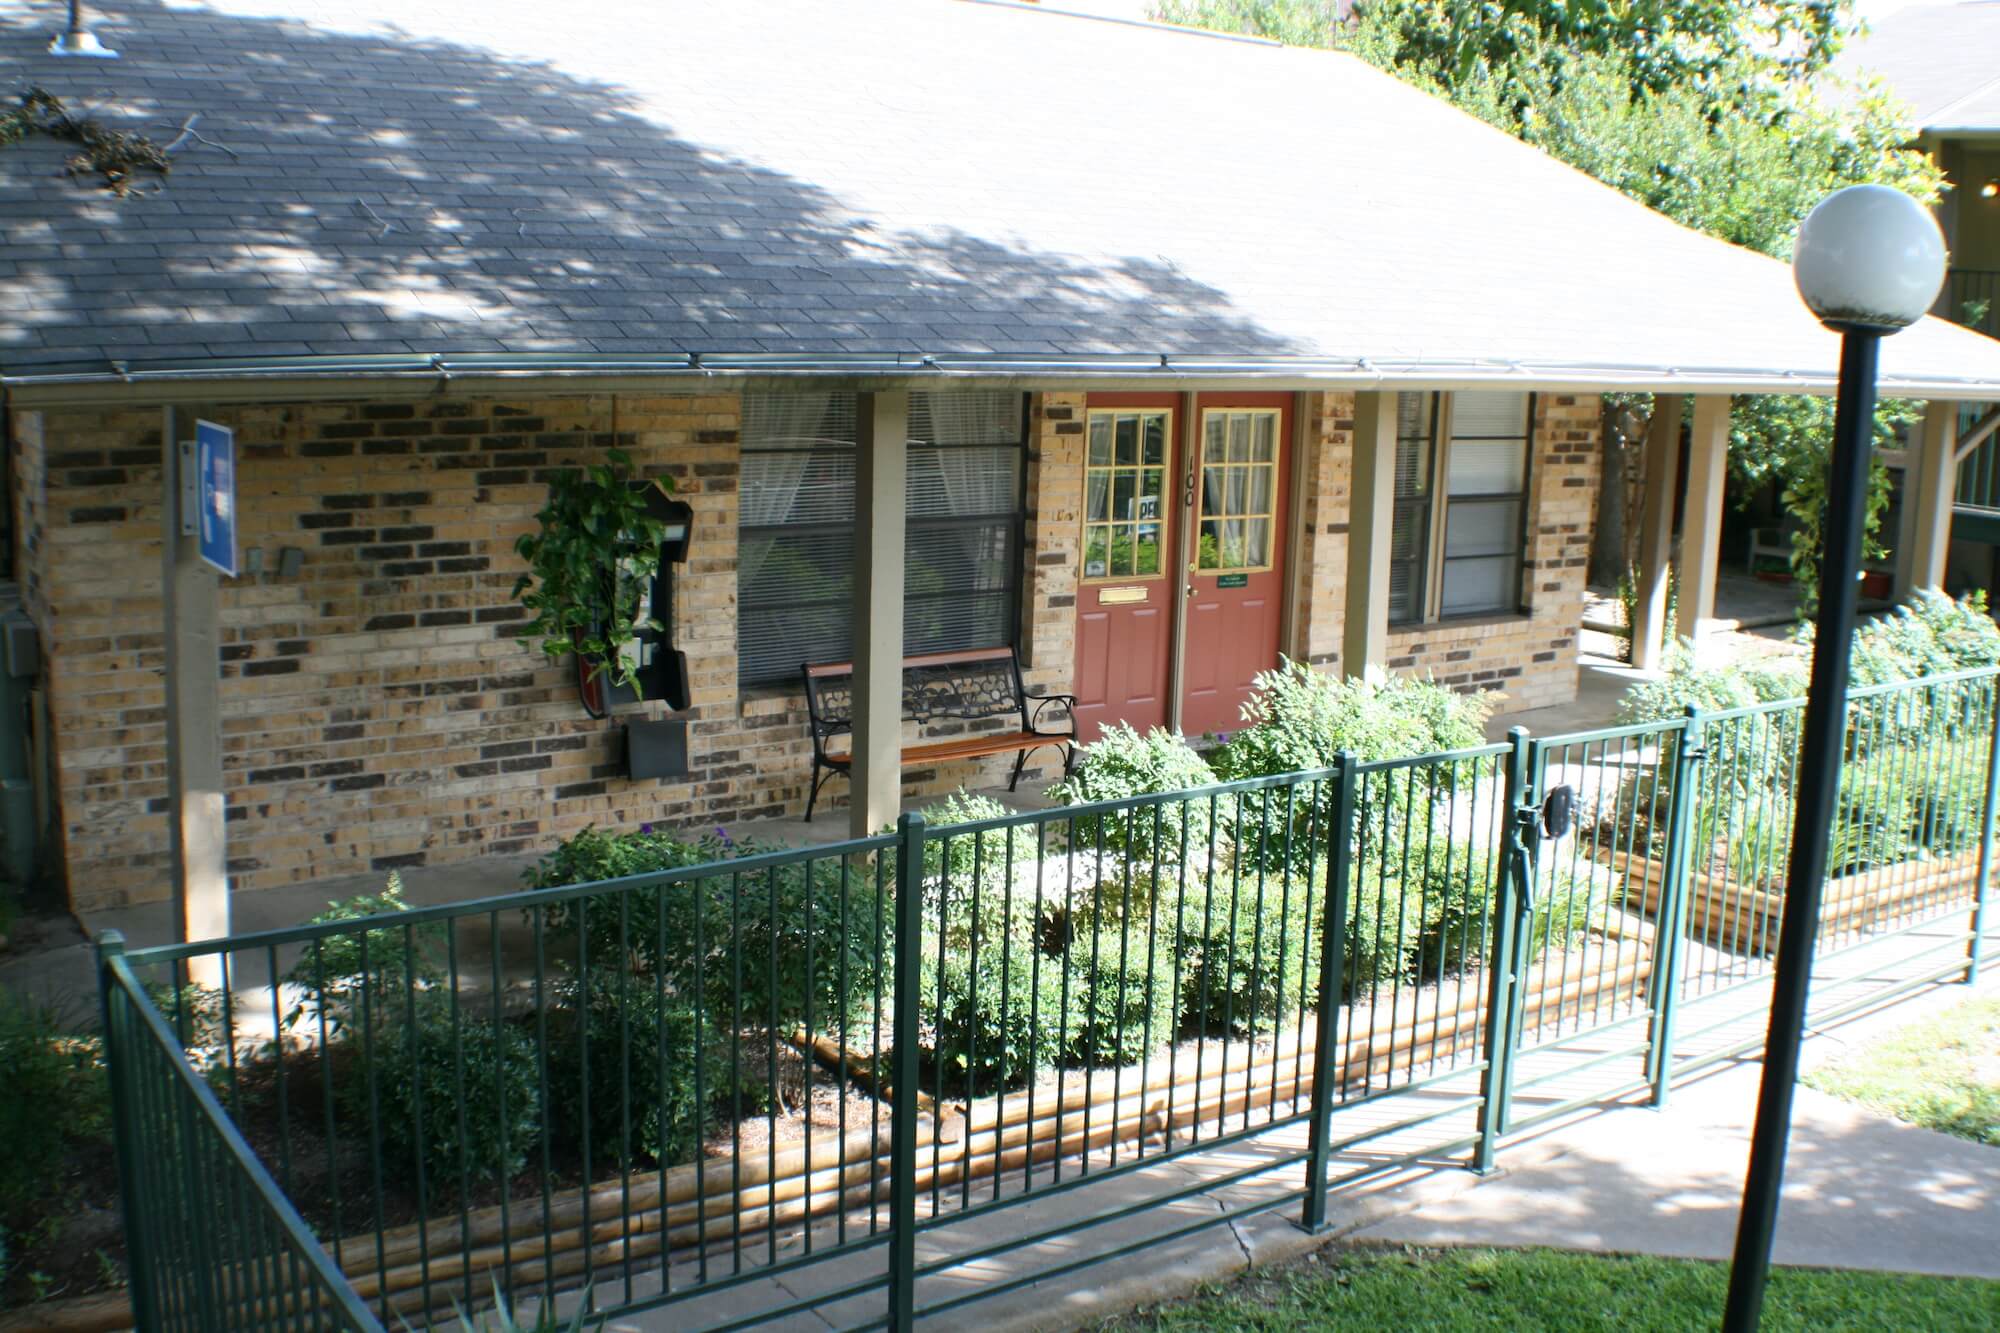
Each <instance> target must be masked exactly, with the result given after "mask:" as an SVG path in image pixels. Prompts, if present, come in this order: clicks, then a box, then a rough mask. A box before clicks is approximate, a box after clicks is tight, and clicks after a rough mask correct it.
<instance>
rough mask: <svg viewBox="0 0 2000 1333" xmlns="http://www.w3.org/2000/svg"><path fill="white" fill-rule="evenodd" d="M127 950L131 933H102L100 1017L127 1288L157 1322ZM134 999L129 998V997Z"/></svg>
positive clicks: (136, 1312) (142, 1321)
mask: <svg viewBox="0 0 2000 1333" xmlns="http://www.w3.org/2000/svg"><path fill="white" fill-rule="evenodd" d="M124 956H125V936H124V935H123V934H121V933H120V932H118V931H115V930H107V931H104V932H102V933H101V934H99V935H98V937H97V1006H98V1010H97V1012H98V1022H99V1023H100V1024H102V1026H103V1031H104V1072H105V1077H106V1078H107V1079H108V1080H109V1082H110V1084H111V1141H112V1144H113V1146H114V1147H115V1148H116V1149H117V1155H118V1198H119V1202H120V1211H121V1212H122V1213H123V1215H124V1217H123V1220H124V1224H125V1289H126V1292H127V1293H128V1299H129V1300H130V1301H131V1302H132V1322H133V1324H134V1326H135V1327H138V1328H142V1329H146V1328H156V1327H158V1326H159V1322H160V1312H159V1311H158V1310H156V1309H154V1308H153V1304H152V1273H151V1271H150V1270H149V1269H148V1268H147V1266H146V1264H147V1251H148V1249H149V1247H150V1243H151V1239H150V1237H148V1236H147V1235H146V1210H145V1204H144V1202H143V1200H142V1199H141V1198H140V1192H139V1163H138V1159H137V1157H136V1155H135V1153H134V1148H135V1141H136V1139H137V1137H138V1133H139V1126H138V1123H137V1121H136V1120H135V1118H134V1116H133V1114H132V1094H131V1090H130V1088H129V1087H128V1086H127V1085H128V1084H129V1083H130V1080H131V1065H132V1060H131V1053H130V1052H129V1051H126V1050H124V1049H123V1048H122V1043H121V1041H120V1037H121V1036H122V1034H123V1031H124V1029H123V1026H122V1023H121V1020H120V1017H114V1015H113V1001H112V998H111V989H112V987H113V985H115V984H116V983H115V982H114V981H113V980H112V974H111V960H112V959H114V958H122V957H124ZM127 1003H129V1000H128V1001H127Z"/></svg>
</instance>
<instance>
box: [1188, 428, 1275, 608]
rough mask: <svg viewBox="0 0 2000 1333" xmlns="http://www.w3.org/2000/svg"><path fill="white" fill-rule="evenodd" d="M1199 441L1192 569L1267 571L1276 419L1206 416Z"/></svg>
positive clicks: (1273, 498) (1273, 497) (1272, 509)
mask: <svg viewBox="0 0 2000 1333" xmlns="http://www.w3.org/2000/svg"><path fill="white" fill-rule="evenodd" d="M1202 440H1203V447H1202V458H1203V467H1202V470H1201V516H1202V523H1201V527H1200V529H1199V531H1198V535H1197V541H1196V548H1195V565H1196V567H1197V568H1199V569H1201V570H1204V571H1216V572H1223V571H1228V570H1239V569H1241V570H1252V569H1266V568H1269V567H1270V565H1271V563H1272V554H1273V548H1272V544H1271V543H1272V539H1271V532H1272V529H1273V527H1274V525H1275V519H1276V515H1277V487H1278V465H1279V459H1278V453H1279V450H1278V414H1277V413H1276V412H1274V411H1268V410H1264V411H1258V410H1247V409H1229V410H1216V411H1211V412H1208V413H1206V414H1205V415H1204V417H1203V425H1202Z"/></svg>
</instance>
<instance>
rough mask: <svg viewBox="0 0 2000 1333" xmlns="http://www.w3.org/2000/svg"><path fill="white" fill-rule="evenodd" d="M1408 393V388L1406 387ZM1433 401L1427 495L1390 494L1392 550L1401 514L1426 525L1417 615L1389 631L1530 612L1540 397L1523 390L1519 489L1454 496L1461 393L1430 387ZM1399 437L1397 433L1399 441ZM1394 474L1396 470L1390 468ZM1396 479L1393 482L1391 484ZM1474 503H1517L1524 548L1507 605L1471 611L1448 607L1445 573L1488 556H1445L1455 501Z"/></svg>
mask: <svg viewBox="0 0 2000 1333" xmlns="http://www.w3.org/2000/svg"><path fill="white" fill-rule="evenodd" d="M1405 392H1407V391H1405ZM1420 392H1422V393H1424V394H1425V395H1426V396H1427V397H1429V399H1430V429H1429V435H1428V438H1427V439H1425V440H1424V443H1423V445H1422V448H1423V449H1424V450H1425V451H1426V455H1427V463H1428V470H1427V476H1428V477H1429V493H1428V494H1427V495H1422V496H1411V497H1409V498H1407V499H1405V498H1401V497H1392V498H1391V501H1390V514H1391V518H1390V543H1391V547H1392V549H1393V545H1394V542H1395V529H1396V526H1397V524H1398V521H1399V520H1400V519H1401V518H1402V515H1403V513H1404V512H1405V511H1406V510H1407V511H1409V512H1420V513H1422V515H1423V521H1424V523H1425V524H1426V527H1425V531H1424V534H1423V539H1422V541H1421V542H1420V543H1419V552H1418V554H1417V555H1416V556H1415V557H1414V559H1415V560H1416V561H1417V563H1418V572H1417V575H1416V577H1417V579H1418V582H1419V587H1420V594H1419V598H1418V600H1419V602H1420V603H1421V605H1420V606H1419V607H1418V608H1417V615H1416V616H1415V617H1413V618H1404V619H1400V620H1399V619H1394V618H1392V619H1391V620H1390V621H1389V627H1390V628H1391V629H1399V630H1400V629H1413V628H1418V627H1421V626H1424V625H1443V624H1450V623H1452V622H1453V621H1462V620H1482V619H1492V618H1494V617H1496V616H1522V615H1526V614H1529V612H1530V610H1531V608H1530V605H1529V598H1528V596H1527V594H1526V593H1525V591H1523V588H1522V582H1523V581H1522V574H1523V573H1524V572H1525V570H1526V568H1527V541H1528V531H1529V512H1528V510H1529V505H1530V503H1531V500H1532V497H1533V494H1534V475H1535V415H1536V408H1537V406H1538V395H1536V394H1535V393H1534V392H1533V391H1531V390H1530V391H1525V392H1522V397H1523V398H1524V400H1525V403H1524V411H1523V422H1524V432H1523V434H1522V435H1521V437H1520V439H1521V451H1522V452H1521V487H1520V489H1519V490H1518V491H1494V492H1479V493H1475V494H1466V495H1460V496H1457V497H1453V496H1452V494H1451V472H1450V468H1451V446H1452V444H1453V443H1455V440H1454V438H1453V435H1452V427H1453V418H1454V415H1455V413H1454V406H1455V403H1454V400H1455V399H1456V397H1457V393H1456V392H1455V391H1451V390H1442V389H1429V390H1422V391H1420ZM1473 392H1502V393H1511V392H1520V391H1517V390H1507V389H1501V390H1474V391H1473ZM1513 438H1514V437H1513V436H1497V435H1496V436H1471V437H1468V441H1477V440H1488V439H1491V440H1502V439H1505V440H1511V439H1513ZM1400 441H1401V437H1400V436H1398V442H1399V443H1400ZM1392 475H1393V470H1392ZM1393 484H1394V482H1393V480H1392V481H1391V485H1393ZM1454 498H1456V499H1457V500H1458V501H1459V502H1461V503H1463V504H1466V505H1470V506H1478V505H1494V504H1508V503H1511V504H1516V505H1519V506H1520V517H1519V519H1518V521H1517V523H1516V525H1515V532H1514V537H1515V540H1516V542H1517V543H1518V544H1519V546H1520V547H1521V552H1520V555H1519V557H1518V558H1517V560H1516V562H1515V566H1514V583H1515V592H1514V598H1513V600H1512V602H1511V603H1510V604H1509V605H1507V606H1505V607H1487V608H1483V609H1478V610H1471V611H1451V612H1447V611H1445V610H1444V589H1445V577H1446V575H1447V573H1448V572H1449V571H1448V569H1447V566H1448V565H1449V564H1450V563H1451V562H1452V561H1454V560H1460V561H1462V560H1490V559H1492V558H1493V557H1492V556H1490V555H1478V556H1464V555H1461V556H1448V555H1446V554H1445V550H1446V541H1447V539H1448V537H1449V535H1450V533H1449V519H1450V511H1451V505H1452V501H1453V499H1454Z"/></svg>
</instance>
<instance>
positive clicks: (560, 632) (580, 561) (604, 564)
mask: <svg viewBox="0 0 2000 1333" xmlns="http://www.w3.org/2000/svg"><path fill="white" fill-rule="evenodd" d="M605 460H606V461H605V462H603V463H598V464H594V465H592V466H590V467H585V468H576V469H573V470H570V471H566V472H559V473H557V474H556V475H555V476H554V477H552V478H551V479H550V481H549V502H548V504H546V505H545V506H543V508H542V511H541V512H540V513H539V514H537V515H535V521H536V522H537V524H539V530H538V531H536V532H530V533H526V534H524V535H523V536H522V537H521V538H520V539H519V540H518V541H516V542H515V543H514V549H515V551H517V552H518V553H519V554H520V556H521V558H522V559H523V560H525V561H527V562H528V572H527V573H525V574H523V575H521V577H520V578H519V579H517V580H516V581H515V583H514V595H515V596H516V597H519V598H520V599H521V605H523V606H525V607H527V608H528V610H530V611H532V612H534V615H535V618H534V619H533V620H532V621H530V622H529V623H528V627H527V633H528V634H529V635H530V636H532V637H533V638H535V639H537V640H538V641H539V644H538V646H539V647H540V648H541V650H542V652H544V653H545V654H547V655H548V656H549V657H550V658H551V659H559V658H562V657H565V656H567V655H569V654H571V653H575V654H576V655H577V656H579V657H580V658H582V659H583V661H584V663H585V664H586V667H587V669H588V673H589V675H590V676H591V677H592V678H593V679H594V678H596V677H597V676H599V675H605V676H607V677H608V678H609V679H610V681H611V683H612V684H614V685H619V686H623V687H626V688H629V689H632V690H638V689H639V688H640V686H639V681H638V677H637V675H636V674H635V671H634V661H633V658H632V656H631V655H630V654H628V653H627V652H626V649H627V648H629V647H631V646H632V645H633V644H634V642H635V641H636V639H637V636H638V633H639V631H640V630H642V629H651V630H658V629H660V628H661V626H660V625H659V624H658V622H656V621H655V620H654V619H653V617H652V615H651V613H650V610H648V609H647V607H646V599H647V592H648V590H649V589H650V588H651V586H652V581H653V576H654V575H655V574H657V573H658V572H659V569H660V544H661V542H662V541H664V540H665V539H666V535H667V523H666V521H665V520H664V519H662V518H660V517H658V516H656V514H655V513H654V512H653V510H652V508H651V507H650V506H649V504H648V498H649V496H650V495H652V494H655V493H657V494H660V495H671V494H673V489H674V488H673V481H672V480H671V479H670V478H665V477H662V478H659V479H657V480H646V479H639V478H635V477H634V476H633V475H632V460H631V459H630V458H629V457H627V456H626V455H625V454H624V453H623V452H621V451H619V450H617V449H613V450H610V451H609V452H607V453H606V455H605Z"/></svg>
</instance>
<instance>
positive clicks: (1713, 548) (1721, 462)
mask: <svg viewBox="0 0 2000 1333" xmlns="http://www.w3.org/2000/svg"><path fill="white" fill-rule="evenodd" d="M1728 473H1729V398H1728V396H1727V395H1722V394H1703V395H1701V396H1700V397H1697V398H1696V399H1695V400H1694V429H1693V431H1692V432H1690V435H1689V440H1688V478H1687V505H1686V508H1685V511H1684V512H1683V514H1682V516H1681V580H1680V614H1679V616H1678V618H1677V619H1676V622H1675V625H1674V633H1675V634H1676V635H1677V636H1678V637H1680V638H1683V639H1687V640H1690V641H1691V642H1692V643H1693V644H1694V645H1695V651H1696V653H1697V655H1699V653H1700V650H1701V641H1702V636H1703V634H1704V633H1705V632H1706V631H1707V630H1708V628H1709V624H1710V622H1711V621H1713V620H1714V619H1715V580H1716V576H1717V575H1718V574H1720V573H1721V571H1722V482H1723V478H1724V477H1726V476H1727V475H1728Z"/></svg>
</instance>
